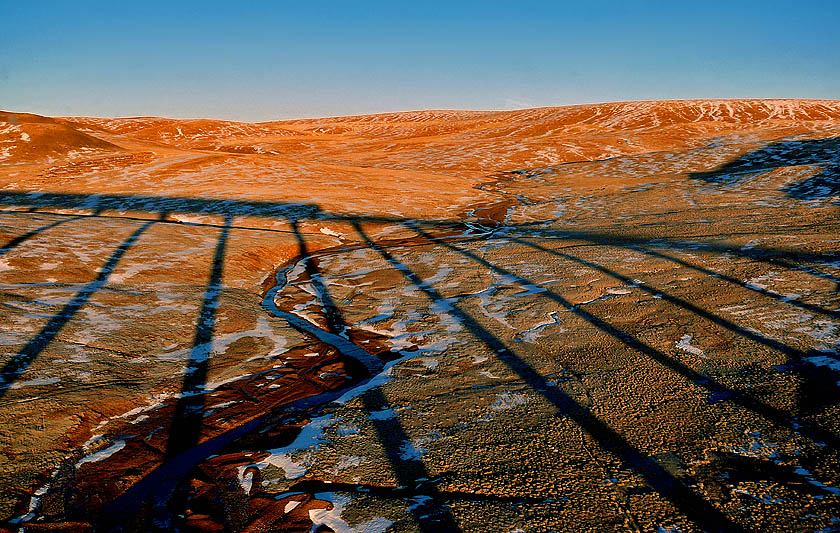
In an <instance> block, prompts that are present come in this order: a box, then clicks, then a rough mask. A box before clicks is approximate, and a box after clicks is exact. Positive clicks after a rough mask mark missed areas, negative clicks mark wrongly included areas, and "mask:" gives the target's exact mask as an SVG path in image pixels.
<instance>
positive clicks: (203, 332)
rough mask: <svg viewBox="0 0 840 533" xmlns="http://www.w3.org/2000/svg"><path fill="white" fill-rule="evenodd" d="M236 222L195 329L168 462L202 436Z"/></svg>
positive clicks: (216, 261) (218, 255)
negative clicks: (227, 253)
mask: <svg viewBox="0 0 840 533" xmlns="http://www.w3.org/2000/svg"><path fill="white" fill-rule="evenodd" d="M232 220H233V217H226V218H225V225H224V226H223V227H222V229H221V231H220V232H219V239H218V241H217V243H216V251H215V253H214V254H213V263H212V265H211V267H210V277H209V279H208V281H207V288H206V289H205V291H204V298H203V299H202V302H201V311H199V313H198V321H197V323H196V326H195V336H194V338H193V347H192V350H191V351H190V358H189V360H188V361H187V367H186V370H185V374H184V382H183V384H182V385H181V396H180V397H179V398H178V403H177V404H175V414H174V416H173V418H172V424H171V426H170V430H169V439H168V441H167V443H166V458H167V459H168V458H171V457H174V456H176V455H178V454H180V453H182V452H184V451H185V450H188V449H190V448H193V447H195V445H196V444H198V438H199V435H200V434H201V425H202V419H203V418H204V401H205V398H204V387H205V385H206V384H207V368H208V365H209V361H210V357H211V355H212V352H213V330H214V329H215V326H216V309H217V308H218V306H219V294H220V293H221V291H222V271H223V267H224V259H225V249H226V248H227V240H228V234H229V232H230V224H231V222H232Z"/></svg>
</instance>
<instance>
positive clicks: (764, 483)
mask: <svg viewBox="0 0 840 533" xmlns="http://www.w3.org/2000/svg"><path fill="white" fill-rule="evenodd" d="M838 138H840V104H838V103H837V102H815V101H792V100H785V101H711V102H699V101H696V102H641V103H625V104H603V105H592V106H578V107H567V108H546V109H535V110H524V111H514V112H457V111H428V112H416V113H398V114H385V115H373V116H360V117H342V118H334V119H318V120H298V121H285V122H271V123H261V124H244V123H231V122H223V121H210V120H194V121H178V120H169V119H157V118H138V119H89V118H73V119H51V118H45V117H37V116H34V115H23V114H0V187H2V189H3V190H0V208H2V211H0V309H2V314H0V365H2V371H0V372H1V373H2V380H3V383H2V388H0V405H2V411H0V413H1V414H0V479H2V482H0V494H2V497H0V515H1V516H2V517H4V519H5V520H6V523H7V524H8V525H10V526H17V525H21V524H26V525H27V528H30V527H32V528H38V527H40V528H51V527H52V528H61V527H64V528H71V529H73V528H75V529H84V528H90V527H99V528H110V527H116V526H121V527H125V528H127V529H129V530H146V529H148V528H150V527H152V526H156V527H167V528H168V527H177V528H180V529H184V530H191V529H193V530H214V529H215V530H222V529H224V528H227V529H229V530H252V531H270V530H277V529H283V528H285V529H286V530H299V531H309V530H311V529H312V528H313V527H318V526H324V527H328V528H330V529H331V530H334V531H346V530H351V529H353V528H358V529H363V530H365V531H385V530H389V531H413V530H421V531H432V530H434V531H442V530H443V531H446V530H455V529H462V530H475V531H482V530H517V529H521V530H528V531H531V530H534V531H537V530H558V529H566V530H581V529H591V530H604V529H627V530H646V531H647V530H656V529H657V528H662V529H661V530H681V531H693V530H716V529H717V530H727V531H731V530H738V529H743V530H766V529H784V530H789V529H795V530H816V529H821V528H834V527H837V523H838V521H840V488H838V487H837V484H838V482H840V471H838V468H837V465H838V464H840V462H838V457H837V453H838V452H837V450H838V444H840V424H838V420H840V417H838V415H840V412H838V408H840V405H838V401H840V396H838V392H839V391H838V381H840V362H838V361H840V358H839V356H838V350H840V329H838V314H840V238H838V235H840V219H838V202H839V201H840V175H838V169H840V148H838V146H840V145H838V142H837V139H838Z"/></svg>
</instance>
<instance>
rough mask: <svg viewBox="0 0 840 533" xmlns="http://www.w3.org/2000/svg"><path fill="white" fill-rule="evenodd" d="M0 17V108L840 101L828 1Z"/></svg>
mask: <svg viewBox="0 0 840 533" xmlns="http://www.w3.org/2000/svg"><path fill="white" fill-rule="evenodd" d="M309 4H315V5H309ZM0 20H2V21H3V25H2V27H0V109H8V110H15V111H29V112H35V113H39V114H45V115H96V116H133V115H161V116H171V117H218V118H229V119H239V120H251V121H257V120H271V119H276V118H290V117H310V116H325V115H344V114H354V113H369V112H380V111H392V110H408V109H441V108H446V109H512V108H520V107H535V106H547V105H566V104H576V103H589V102H602V101H618V100H650V99H681V98H729V97H732V98H738V97H801V98H828V99H840V40H838V39H840V37H838V33H840V1H836V0H833V1H808V0H801V1H798V2H774V1H772V0H769V1H763V2H752V1H738V0H729V1H728V2H713V1H709V2H705V1H704V2H701V1H696V2H683V1H673V2H629V1H628V2H605V1H604V2H598V1H591V2H584V1H579V2H573V3H572V2H569V3H567V2H560V1H555V2H550V1H546V2H529V1H518V2H514V1H511V2H456V1H454V0H451V1H448V2H399V1H391V2H329V1H322V2H317V3H316V2H301V1H299V0H298V1H296V2H244V1H243V2H231V1H226V2H212V1H204V2H179V1H174V0H170V1H169V2H154V1H145V2H139V1H138V2H122V1H110V2H85V1H75V2H71V1H55V2H49V1H44V2H35V1H32V2H29V1H20V0H14V1H12V0H0Z"/></svg>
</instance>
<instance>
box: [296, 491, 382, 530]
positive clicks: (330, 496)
mask: <svg viewBox="0 0 840 533" xmlns="http://www.w3.org/2000/svg"><path fill="white" fill-rule="evenodd" d="M315 498H317V499H319V500H324V501H328V502H330V503H332V509H310V510H309V519H310V520H311V521H312V531H317V530H318V529H319V528H321V527H322V526H326V527H328V528H330V529H331V530H333V531H335V533H384V532H385V531H386V530H387V529H388V528H389V527H391V525H392V524H393V522H392V521H390V520H388V519H387V518H384V517H381V516H379V517H376V518H372V519H370V520H368V521H366V522H362V523H361V524H357V525H356V526H351V525H350V524H348V523H347V522H346V521H345V520H344V519H342V518H341V513H342V512H343V511H344V509H345V508H346V507H347V504H349V503H350V500H351V498H350V496H347V495H344V494H339V493H336V492H318V493H316V494H315Z"/></svg>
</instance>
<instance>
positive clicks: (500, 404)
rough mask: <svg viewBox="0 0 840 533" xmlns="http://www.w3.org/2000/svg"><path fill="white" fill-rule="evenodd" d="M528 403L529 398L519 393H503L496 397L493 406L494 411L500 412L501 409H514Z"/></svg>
mask: <svg viewBox="0 0 840 533" xmlns="http://www.w3.org/2000/svg"><path fill="white" fill-rule="evenodd" d="M526 403H528V398H527V397H525V395H524V394H522V393H519V392H513V393H511V392H502V393H500V394H499V395H497V396H496V401H495V402H493V405H492V406H491V408H492V409H494V410H496V411H498V410H501V409H512V408H514V407H516V406H519V405H525V404H526Z"/></svg>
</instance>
